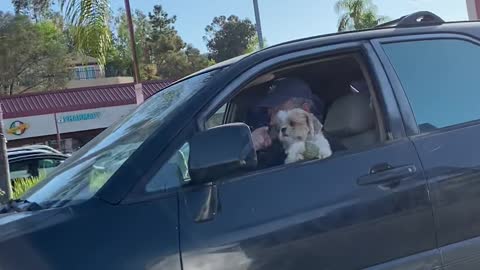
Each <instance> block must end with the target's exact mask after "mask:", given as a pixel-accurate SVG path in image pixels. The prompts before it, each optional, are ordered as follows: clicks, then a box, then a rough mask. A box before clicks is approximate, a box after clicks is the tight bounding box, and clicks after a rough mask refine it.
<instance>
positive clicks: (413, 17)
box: [375, 11, 445, 28]
mask: <svg viewBox="0 0 480 270" xmlns="http://www.w3.org/2000/svg"><path fill="white" fill-rule="evenodd" d="M444 22H445V21H444V20H443V19H442V18H440V17H439V16H437V15H435V14H434V13H432V12H430V11H419V12H415V13H412V14H410V15H406V16H403V17H401V18H398V19H396V20H393V21H389V22H386V23H382V24H379V25H377V26H376V27H375V28H384V27H397V28H400V27H417V26H427V25H439V24H443V23H444Z"/></svg>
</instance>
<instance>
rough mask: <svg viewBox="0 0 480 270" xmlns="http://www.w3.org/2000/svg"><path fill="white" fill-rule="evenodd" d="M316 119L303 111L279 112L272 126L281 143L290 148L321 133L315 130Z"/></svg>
mask: <svg viewBox="0 0 480 270" xmlns="http://www.w3.org/2000/svg"><path fill="white" fill-rule="evenodd" d="M314 118H315V116H313V115H312V114H311V113H308V112H306V111H304V110H302V109H293V110H288V111H279V112H277V114H276V115H275V117H274V118H273V119H272V120H273V121H272V122H273V123H272V124H273V125H272V126H273V129H274V130H275V131H277V134H278V139H279V140H280V142H282V143H283V144H284V146H288V145H291V144H292V143H294V142H298V141H306V140H307V138H309V136H314V135H315V134H316V132H319V131H317V130H316V129H315V126H316V123H315V120H316V119H314ZM317 121H318V120H317ZM319 124H320V123H318V125H319Z"/></svg>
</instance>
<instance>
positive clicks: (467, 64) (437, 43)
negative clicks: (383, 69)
mask: <svg viewBox="0 0 480 270" xmlns="http://www.w3.org/2000/svg"><path fill="white" fill-rule="evenodd" d="M383 49H384V51H385V53H386V54H387V56H388V58H389V60H390V62H391V64H392V65H393V67H394V69H395V71H396V73H397V76H398V77H399V79H400V81H401V84H402V86H403V89H404V90H405V93H406V95H407V97H408V100H409V102H410V106H411V107H412V110H413V113H414V115H415V119H416V121H417V124H418V126H419V128H420V131H422V132H426V131H430V130H435V129H438V128H443V127H448V126H452V125H456V124H461V123H465V122H469V121H473V120H477V119H480V106H478V100H479V99H480V84H479V82H480V80H479V77H478V64H479V63H480V46H478V45H476V44H474V43H472V42H469V41H465V40H456V39H437V40H422V41H408V42H399V43H389V44H384V45H383Z"/></svg>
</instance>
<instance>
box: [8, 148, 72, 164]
mask: <svg viewBox="0 0 480 270" xmlns="http://www.w3.org/2000/svg"><path fill="white" fill-rule="evenodd" d="M7 155H8V161H9V162H16V161H20V160H27V159H32V158H56V159H67V158H68V156H67V155H64V154H61V153H53V152H49V151H45V150H28V151H15V152H7Z"/></svg>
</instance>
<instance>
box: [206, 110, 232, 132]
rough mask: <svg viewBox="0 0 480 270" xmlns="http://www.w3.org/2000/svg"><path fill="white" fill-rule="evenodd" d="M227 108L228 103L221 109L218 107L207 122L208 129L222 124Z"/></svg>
mask: <svg viewBox="0 0 480 270" xmlns="http://www.w3.org/2000/svg"><path fill="white" fill-rule="evenodd" d="M226 109H227V104H224V105H223V106H222V107H220V109H218V110H217V111H216V112H215V113H214V114H213V115H212V116H210V118H209V119H208V120H207V122H206V123H205V127H206V128H207V129H209V128H213V127H216V126H220V125H222V124H223V119H224V117H225V112H226Z"/></svg>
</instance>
